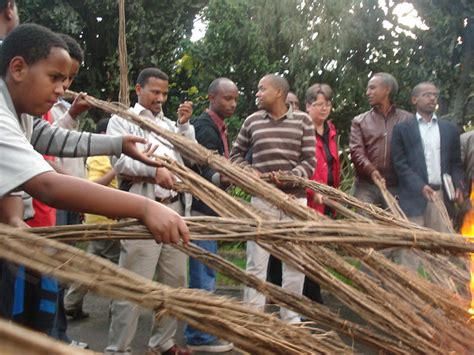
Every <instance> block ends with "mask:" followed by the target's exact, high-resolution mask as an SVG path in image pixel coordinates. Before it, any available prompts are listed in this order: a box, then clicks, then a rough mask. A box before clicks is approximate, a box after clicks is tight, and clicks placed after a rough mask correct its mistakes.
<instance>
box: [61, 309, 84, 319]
mask: <svg viewBox="0 0 474 355" xmlns="http://www.w3.org/2000/svg"><path fill="white" fill-rule="evenodd" d="M66 315H67V316H68V317H70V318H72V319H74V320H80V319H84V318H88V317H89V313H87V312H84V311H83V310H82V308H80V309H66Z"/></svg>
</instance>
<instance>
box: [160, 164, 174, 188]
mask: <svg viewBox="0 0 474 355" xmlns="http://www.w3.org/2000/svg"><path fill="white" fill-rule="evenodd" d="M175 182H176V178H175V176H174V175H173V174H172V173H171V171H169V170H168V169H166V168H157V169H156V175H155V184H157V185H160V186H161V187H163V188H165V189H168V190H170V189H172V188H173V185H174V183H175Z"/></svg>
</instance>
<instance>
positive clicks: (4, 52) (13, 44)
mask: <svg viewBox="0 0 474 355" xmlns="http://www.w3.org/2000/svg"><path fill="white" fill-rule="evenodd" d="M52 48H62V49H64V50H66V51H67V50H68V47H67V45H66V43H65V42H64V40H63V39H62V38H61V37H59V36H58V35H57V34H56V33H54V32H53V31H51V30H50V29H48V28H46V27H43V26H40V25H36V24H25V25H20V26H18V27H16V28H15V29H14V30H13V31H11V32H10V34H9V35H8V36H7V37H5V39H4V40H3V43H2V47H1V50H0V76H2V77H4V76H5V75H6V74H7V70H8V66H9V65H10V61H11V60H12V59H13V58H14V57H17V56H20V57H22V58H23V59H24V60H25V62H26V63H27V64H28V65H32V64H34V63H36V62H37V61H39V60H41V59H46V58H48V56H49V54H50V52H51V49H52Z"/></svg>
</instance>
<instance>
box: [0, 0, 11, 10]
mask: <svg viewBox="0 0 474 355" xmlns="http://www.w3.org/2000/svg"><path fill="white" fill-rule="evenodd" d="M8 3H12V4H15V0H0V12H3V11H4V10H5V9H6V8H7V5H8Z"/></svg>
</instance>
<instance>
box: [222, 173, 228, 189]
mask: <svg viewBox="0 0 474 355" xmlns="http://www.w3.org/2000/svg"><path fill="white" fill-rule="evenodd" d="M220 182H221V186H223V187H227V186H229V185H230V180H229V178H228V177H227V176H225V175H222V174H220Z"/></svg>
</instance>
